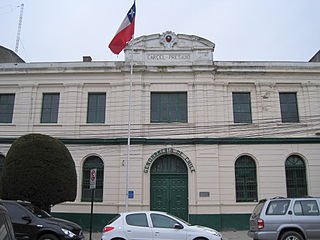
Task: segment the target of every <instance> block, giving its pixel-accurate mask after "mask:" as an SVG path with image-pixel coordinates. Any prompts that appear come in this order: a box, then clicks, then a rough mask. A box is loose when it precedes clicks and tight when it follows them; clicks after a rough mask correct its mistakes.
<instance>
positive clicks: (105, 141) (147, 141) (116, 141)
mask: <svg viewBox="0 0 320 240" xmlns="http://www.w3.org/2000/svg"><path fill="white" fill-rule="evenodd" d="M16 139H17V138H0V143H9V144H11V143H13V141H15V140H16ZM59 140H60V141H62V142H63V143H64V144H99V145H127V144H128V139H127V138H60V139H59ZM298 143H301V144H312V143H320V138H319V137H309V138H306V137H301V138H167V139H162V138H131V144H134V145H138V144H142V145H166V144H171V145H181V144H183V145H193V144H220V145H224V144H229V145H233V144H298Z"/></svg>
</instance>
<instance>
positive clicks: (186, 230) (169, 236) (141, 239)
mask: <svg viewBox="0 0 320 240" xmlns="http://www.w3.org/2000/svg"><path fill="white" fill-rule="evenodd" d="M152 239H157V240H162V239H163V240H164V239H165V240H173V239H175V240H222V236H221V234H220V233H219V232H217V231H216V230H214V229H211V228H207V227H202V226H192V225H190V224H189V223H187V222H185V221H183V220H181V219H179V218H177V217H174V216H172V215H170V214H167V213H163V212H157V211H143V212H126V213H120V214H118V215H117V216H116V217H115V218H113V219H112V220H111V221H110V222H109V223H108V224H107V225H106V226H105V227H104V229H103V234H102V240H152Z"/></svg>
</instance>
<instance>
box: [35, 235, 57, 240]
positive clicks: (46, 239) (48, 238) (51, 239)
mask: <svg viewBox="0 0 320 240" xmlns="http://www.w3.org/2000/svg"><path fill="white" fill-rule="evenodd" d="M38 240H59V239H58V238H57V237H56V236H55V235H53V234H45V235H42V236H41V237H39V239H38Z"/></svg>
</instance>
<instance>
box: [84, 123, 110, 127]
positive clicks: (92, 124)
mask: <svg viewBox="0 0 320 240" xmlns="http://www.w3.org/2000/svg"><path fill="white" fill-rule="evenodd" d="M88 126H93V127H98V126H101V127H105V126H110V124H107V123H86V124H80V127H88Z"/></svg>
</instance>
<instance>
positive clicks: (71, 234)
mask: <svg viewBox="0 0 320 240" xmlns="http://www.w3.org/2000/svg"><path fill="white" fill-rule="evenodd" d="M61 230H62V232H63V233H64V234H65V235H67V236H68V237H70V238H73V237H75V236H76V234H74V233H73V232H71V231H70V230H68V229H64V228H61Z"/></svg>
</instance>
